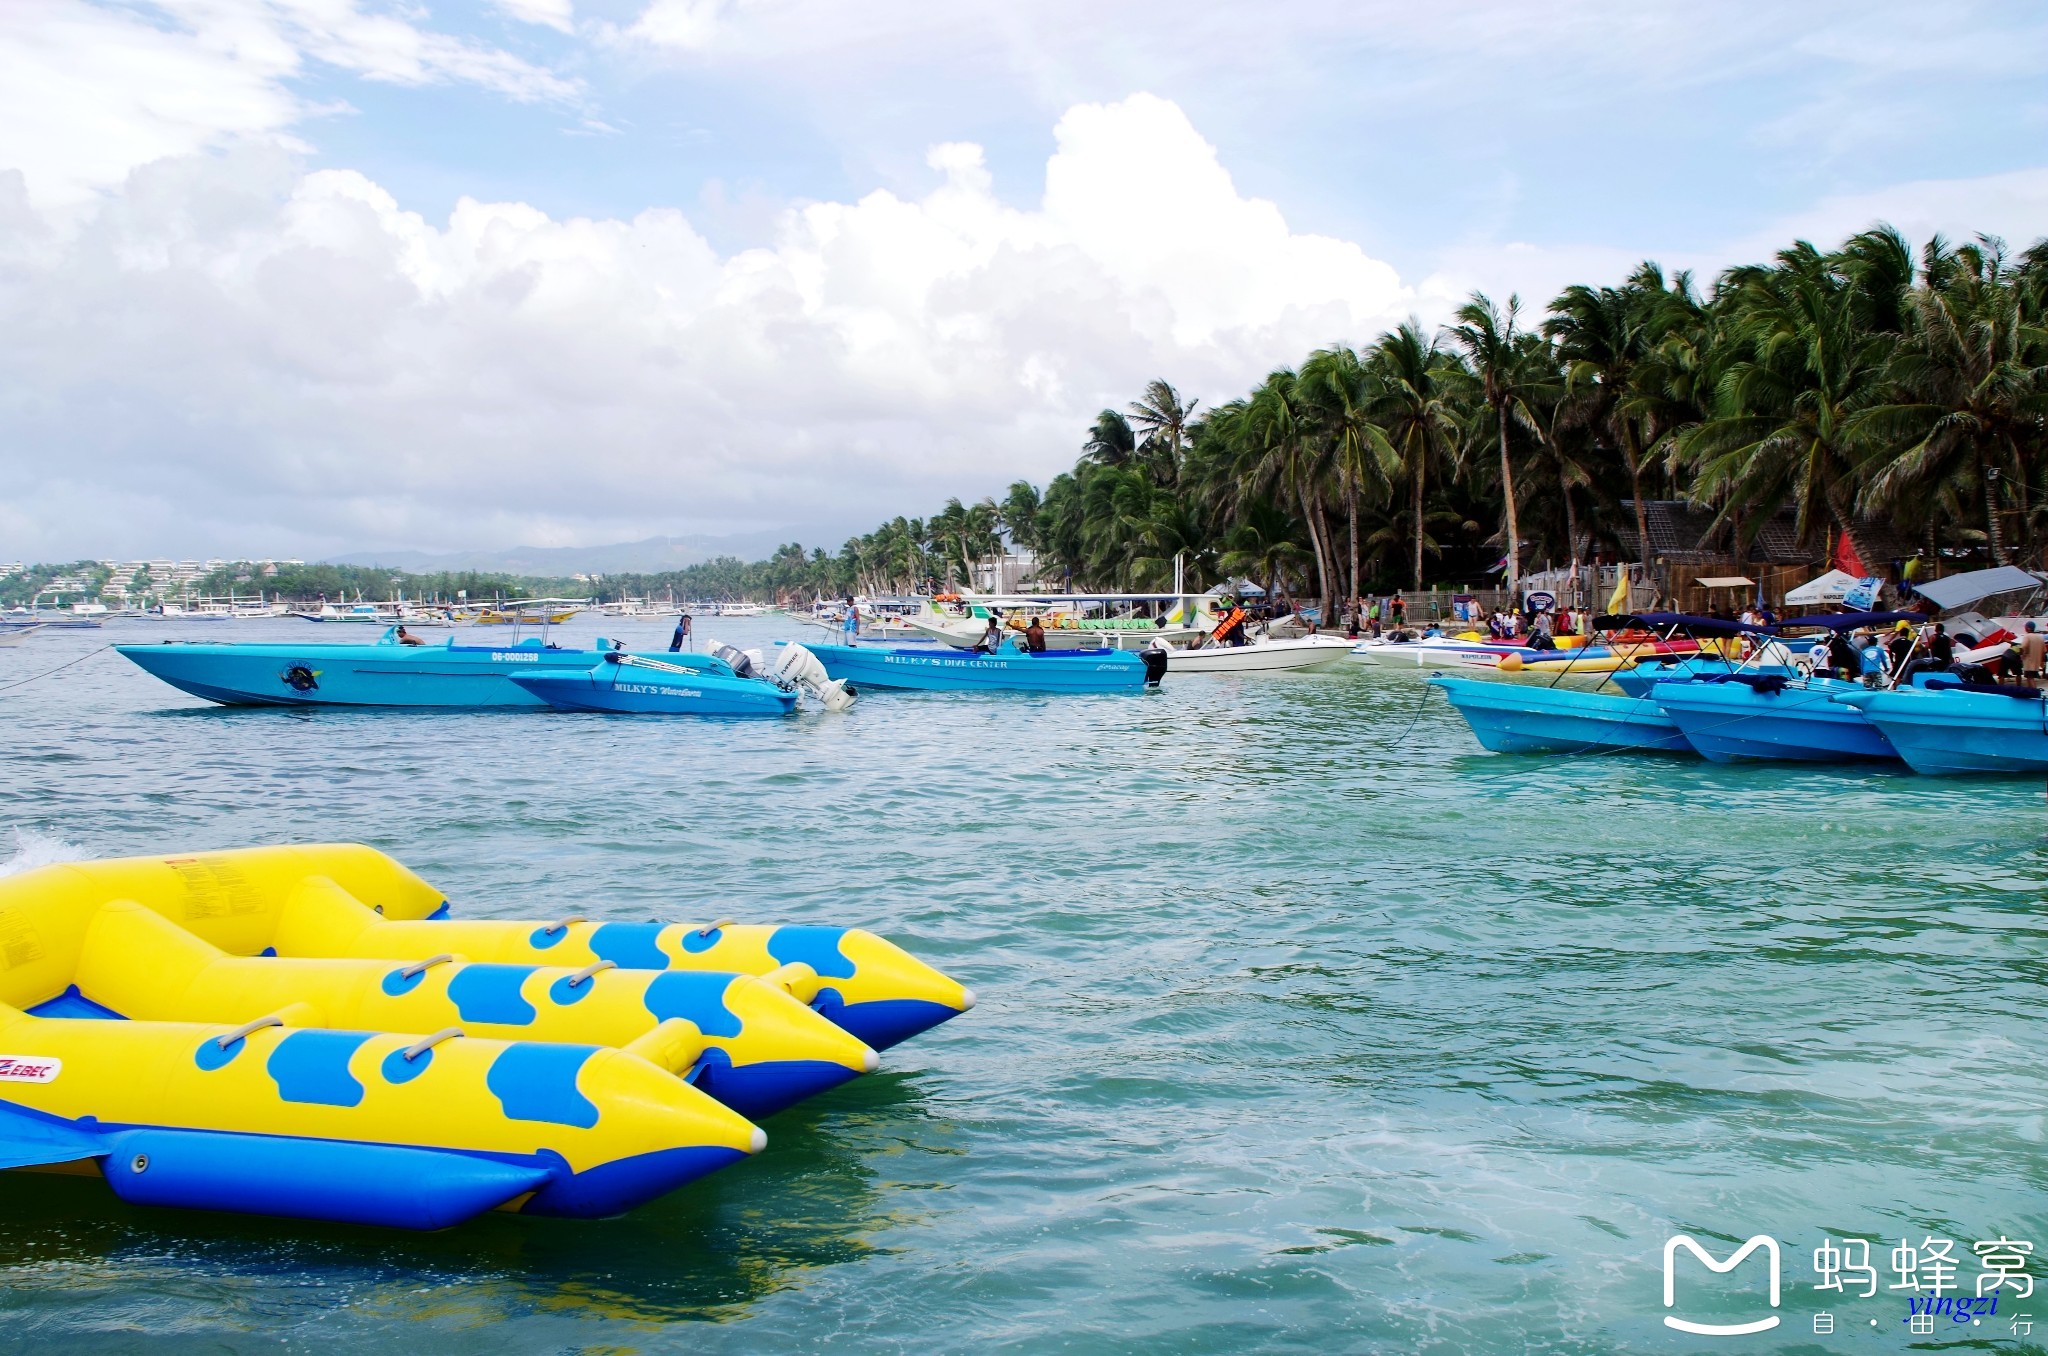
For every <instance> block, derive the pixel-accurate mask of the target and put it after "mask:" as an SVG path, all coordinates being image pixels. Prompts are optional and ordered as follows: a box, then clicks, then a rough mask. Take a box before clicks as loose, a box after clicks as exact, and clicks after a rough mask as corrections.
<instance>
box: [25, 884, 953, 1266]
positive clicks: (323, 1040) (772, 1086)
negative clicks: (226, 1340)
mask: <svg viewBox="0 0 2048 1356" xmlns="http://www.w3.org/2000/svg"><path fill="white" fill-rule="evenodd" d="M445 915H446V902H445V900H444V899H443V897H442V896H441V895H440V893H439V892H438V891H436V890H435V889H434V888H433V887H432V886H430V885H428V884H427V883H426V882H425V881H423V880H421V879H420V878H419V877H418V876H416V875H414V874H413V873H412V872H411V871H409V870H407V869H406V868H405V867H403V866H401V865H400V864H399V863H397V862H395V861H393V860H392V859H391V858H389V857H387V856H385V855H384V854H382V853H379V852H376V851H375V850H373V849H370V848H366V847H361V846H356V845H348V844H338V845H315V846H305V847H276V848H252V849H242V850H236V851H229V852H217V853H204V854H192V855H182V856H170V857H137V858H122V859H113V860H107V861H98V862H80V863H67V864H63V865H58V866H50V867H44V868H41V869H39V870H35V871H30V872H25V873H23V874H21V875H18V876H14V877H10V878H7V879H4V880H0V1167H29V1166H45V1167H48V1166H52V1165H61V1164H74V1163H87V1164H96V1165H99V1166H100V1170H101V1171H103V1172H104V1173H105V1174H106V1175H107V1176H108V1178H109V1180H110V1182H112V1183H113V1184H114V1186H115V1189H116V1191H117V1192H119V1193H120V1194H122V1195H123V1196H124V1197H126V1198H128V1199H133V1200H137V1201H157V1202H160V1203H167V1204H184V1205H211V1206H216V1207H218V1208H224V1209H245V1210H257V1211H262V1212H265V1213H275V1214H294V1215H307V1216H312V1217H317V1218H329V1219H344V1220H355V1221H360V1222H374V1223H390V1224H403V1225H412V1226H415V1227H428V1228H431V1227H440V1226H441V1225H444V1224H448V1223H453V1222H455V1221H456V1220H458V1219H460V1218H463V1217H465V1216H466V1215H468V1214H473V1213H475V1212H476V1211H477V1210H480V1209H487V1208H492V1207H496V1206H504V1205H508V1204H510V1205H513V1206H515V1207H516V1208H521V1209H526V1210H529V1211H532V1212H536V1213H571V1214H579V1213H580V1214H605V1213H615V1212H616V1211H618V1210H622V1209H626V1208H629V1207H630V1206H632V1205H634V1204H638V1203H639V1202H640V1201H642V1200H645V1199H648V1198H649V1197H650V1196H652V1195H657V1194H660V1192H662V1191H666V1190H669V1189H671V1188H672V1187H674V1186H676V1185H680V1184H681V1183H682V1182H684V1181H687V1180H689V1179H690V1178H691V1177H693V1176H696V1175H700V1174H701V1173H702V1172H706V1171H710V1170H711V1169H712V1168H715V1167H717V1166H720V1165H722V1164H723V1163H725V1162H729V1161H732V1160H733V1159H735V1158H736V1157H738V1156H741V1155H743V1154H744V1153H747V1152H752V1151H756V1150H758V1149H759V1148H760V1147H761V1145H762V1144H763V1143H764V1142H765V1140H764V1138H763V1137H762V1136H761V1134H760V1132H759V1131H758V1130H755V1129H754V1127H752V1126H751V1125H750V1124H748V1122H747V1121H746V1120H745V1119H743V1117H744V1116H761V1115H767V1114H770V1113H772V1112H774V1111H776V1110H779V1109H781V1108H783V1107H786V1106H788V1105H790V1104H791V1103H793V1102H795V1101H798V1100H800V1099H802V1098H804V1097H807V1096H810V1095H812V1094H814V1093H817V1092H820V1091H823V1090H825V1089H826V1088H829V1087H832V1086H835V1085H837V1084H838V1083H841V1082H844V1081H845V1080H847V1079H849V1078H852V1077H854V1076H855V1075H857V1074H859V1073H861V1072H863V1071H866V1070H871V1069H873V1068H874V1067H875V1066H876V1062H877V1061H876V1055H875V1051H874V1048H872V1047H875V1046H878V1045H888V1044H894V1043H895V1042H896V1041H898V1040H901V1039H904V1038H906V1037H907V1036H909V1035H912V1034H915V1033H916V1032H917V1031H920V1030H924V1029H927V1028H928V1027H930V1026H932V1025H935V1024H936V1023H937V1022H939V1021H943V1020H944V1019H945V1018H947V1017H951V1016H953V1015H955V1014H957V1013H958V1012H961V1011H964V1010H965V1009H966V1008H967V1007H969V1006H971V1005H972V1003H973V996H972V994H971V993H969V992H968V991H967V990H966V989H964V988H963V987H961V986H960V985H959V984H957V983H955V982H954V981H952V980H950V979H948V978H947V977H946V976H944V975H941V974H940V973H939V972H938V971H936V970H933V969H932V968H931V967H929V966H926V965H924V964H923V963H922V962H919V961H917V960H916V959H915V958H913V957H911V956H909V955H908V954H907V953H904V952H903V951H901V950H900V949H898V948H896V947H894V946H893V945H891V944H890V943H888V942H886V941H883V940H882V939H881V938H879V937H875V936H874V935H873V934H871V933H866V932H861V931H859V930H857V929H837V928H767V927H752V928H742V927H739V926H736V925H734V924H731V923H719V924H713V925H711V926H708V927H701V928H694V929H693V928H690V927H688V926H687V925H662V924H631V923H625V924H614V923H598V924H592V923H589V922H588V921H586V920H583V919H565V920H560V921H558V922H556V923H552V924H536V923H523V924H519V923H496V922H454V921H450V920H447V919H446V917H445ZM608 929H624V931H622V932H608V931H607V930H608ZM422 948H424V950H423V949H422ZM273 1028H275V1029H273ZM863 1032H866V1033H869V1034H867V1035H864V1034H863ZM870 1037H872V1038H870ZM208 1042H211V1045H209V1044H207V1043H208ZM252 1050H254V1051H257V1052H259V1054H258V1057H257V1058H255V1059H251V1060H250V1061H249V1062H248V1064H247V1065H246V1066H245V1067H244V1069H243V1072H242V1073H241V1074H237V1075H235V1076H234V1077H233V1078H219V1079H205V1078H197V1079H196V1081H195V1077H194V1076H192V1075H189V1074H187V1072H186V1066H187V1065H190V1067H191V1068H192V1069H194V1070H197V1071H198V1072H199V1073H212V1072H217V1071H219V1070H223V1069H227V1068H229V1067H230V1066H231V1065H234V1064H236V1063H237V1061H238V1060H239V1058H240V1057H241V1055H242V1054H244V1053H246V1052H248V1051H252ZM209 1051H212V1052H214V1053H209ZM394 1051H396V1052H397V1053H396V1054H395V1055H394V1053H393V1052H394ZM167 1052H169V1053H167ZM436 1060H439V1061H441V1063H442V1065H443V1066H444V1068H446V1069H447V1070H449V1072H446V1073H443V1074H439V1075H435V1076H434V1077H433V1078H432V1079H428V1078H425V1077H424V1076H423V1075H424V1074H425V1073H426V1070H427V1069H428V1068H429V1067H431V1066H432V1065H433V1063H434V1061H436ZM259 1064H260V1065H261V1068H262V1073H261V1074H260V1076H259V1075H253V1074H249V1070H254V1069H256V1068H257V1066H258V1065H259ZM79 1068H85V1069H89V1070H92V1071H93V1072H92V1073H90V1074H89V1075H76V1074H75V1073H74V1072H72V1071H75V1070H77V1069H79ZM457 1070H462V1071H466V1072H463V1073H461V1074H459V1075H458V1073H457V1072H456V1071H457ZM244 1075H248V1076H244ZM471 1075H474V1076H473V1077H472V1076H471ZM465 1079H467V1080H468V1081H464V1080H465ZM649 1080H654V1082H653V1083H650V1082H649ZM59 1082H62V1083H63V1084H64V1086H63V1088H62V1089H61V1090H59V1091H57V1092H50V1091H47V1090H46V1089H48V1088H52V1087H55V1086H56V1085H57V1084H58V1083H59ZM415 1082H419V1083H422V1084H427V1085H430V1086H431V1087H432V1088H433V1089H436V1090H437V1092H436V1095H437V1096H438V1097H439V1098H440V1100H439V1101H433V1100H432V1099H429V1101H430V1102H432V1104H433V1105H434V1106H435V1107H436V1108H437V1110H436V1111H435V1114H434V1116H431V1117H429V1118H428V1120H429V1121H430V1122H431V1126H430V1130H429V1131H428V1132H424V1133H423V1134H421V1135H419V1136H409V1135H407V1134H406V1133H405V1132H404V1131H403V1127H404V1126H405V1125H406V1124H408V1123H409V1122H408V1119H407V1118H408V1117H412V1116H417V1115H422V1114H425V1113H424V1112H423V1111H421V1110H420V1107H422V1106H424V1105H426V1103H421V1102H419V1101H418V1100H417V1098H416V1097H415V1095H414V1094H415V1092H417V1089H415V1090H414V1092H406V1091H405V1089H407V1088H411V1087H412V1085H413V1084H414V1083H415ZM115 1085H119V1086H120V1088H121V1090H122V1091H121V1095H120V1096H119V1097H112V1098H107V1097H106V1096H104V1094H105V1093H106V1091H107V1089H108V1088H111V1087H113V1086H115ZM655 1086H658V1087H659V1089H660V1091H659V1093H658V1094H655V1093H652V1092H650V1091H649V1089H650V1088H651V1087H655ZM607 1099H610V1100H609V1101H608V1100H607ZM611 1101H616V1102H618V1104H619V1106H620V1107H621V1108H622V1109H621V1110H619V1111H618V1112H617V1113H616V1114H613V1113H612V1112H611V1111H608V1110H607V1109H606V1108H607V1107H608V1106H609V1105H610V1102H611ZM364 1107H368V1108H370V1109H371V1111H370V1112H364V1113H363V1114H360V1115H344V1114H342V1112H343V1111H349V1112H355V1111H357V1110H359V1109H361V1108H364ZM309 1108H320V1109H318V1110H313V1109H309ZM543 1112H545V1113H546V1114H541V1113H543ZM372 1113H374V1114H372ZM565 1117H566V1119H563V1118H565ZM607 1117H609V1118H610V1119H609V1121H607ZM527 1122H532V1123H533V1124H532V1125H529V1124H527ZM608 1124H609V1125H610V1126H612V1127H613V1128H615V1129H617V1130H618V1132H619V1133H618V1135H617V1136H616V1137H613V1136H611V1135H610V1133H609V1132H608V1131H607V1132H605V1133H598V1132H599V1131H600V1130H603V1129H604V1127H605V1126H606V1125H608ZM534 1125H539V1126H544V1127H549V1128H547V1129H545V1131H544V1133H543V1132H541V1131H536V1130H535V1129H534ZM570 1131H575V1132H577V1133H576V1134H573V1135H572V1134H569V1132H570ZM145 1132H146V1137H154V1138H148V1142H147V1144H145V1143H144V1141H143V1140H139V1139H137V1138H136V1136H138V1135H145ZM663 1135H667V1136H668V1139H667V1140H661V1136H663ZM163 1136H169V1138H163ZM193 1136H201V1137H202V1139H203V1137H205V1136H213V1137H215V1138H214V1139H205V1140H203V1142H202V1139H194V1138H192V1137H193ZM222 1136H227V1137H230V1138H232V1137H241V1138H243V1139H247V1140H248V1141H249V1143H250V1145H252V1146H253V1147H249V1148H248V1149H247V1152H246V1153H244V1152H243V1151H242V1150H240V1149H237V1148H236V1147H235V1146H234V1145H232V1144H229V1143H228V1142H227V1141H226V1140H224V1139H220V1138H219V1137H222ZM565 1137H566V1138H565ZM658 1140H660V1141H661V1142H659V1143H656V1141H658ZM258 1141H260V1143H259V1142H258ZM237 1142H239V1141H237ZM158 1143H161V1144H162V1145H163V1146H166V1147H165V1148H163V1149H160V1150H159V1149H152V1148H151V1147H149V1145H155V1144H158ZM649 1145H653V1146H654V1147H651V1148H650V1147H648V1146H649ZM138 1146H141V1147H138ZM572 1149H573V1150H574V1152H572ZM372 1151H378V1152H372ZM383 1151H389V1153H388V1154H387V1153H384V1152H383ZM685 1151H687V1152H685ZM167 1154H168V1155H169V1156H168V1157H167V1156H166V1155H167ZM607 1154H611V1155H613V1156H612V1157H609V1158H608V1157H606V1155H607ZM649 1154H652V1155H655V1157H653V1158H648V1157H646V1156H647V1155H649ZM124 1155H125V1158H124ZM391 1155H397V1157H392V1156H391ZM407 1155H428V1157H426V1158H419V1159H415V1158H413V1157H407ZM138 1159H139V1160H140V1161H141V1162H142V1163H143V1165H144V1166H143V1167H142V1168H134V1167H133V1164H132V1161H131V1160H138ZM387 1160H388V1166H389V1167H390V1168H393V1169H397V1168H401V1167H402V1168H403V1171H402V1172H387V1171H385V1169H384V1168H382V1167H379V1166H378V1165H379V1164H386V1163H387ZM124 1163H126V1164H128V1166H129V1168H130V1171H129V1173H128V1175H127V1176H125V1177H124V1176H121V1175H120V1171H119V1170H120V1169H121V1168H122V1166H123V1164H124ZM151 1164H154V1165H155V1166H154V1167H152V1166H151ZM294 1165H296V1166H294ZM88 1170H90V1169H88ZM437 1173H438V1174H440V1175H439V1176H434V1174H437ZM152 1174H153V1175H152ZM421 1174H425V1175H427V1176H430V1177H433V1182H432V1183H431V1184H430V1187H429V1188H427V1189H422V1190H421V1191H419V1192H413V1191H400V1192H394V1193H391V1194H390V1195H389V1196H388V1198H387V1196H386V1195H384V1194H380V1191H379V1190H376V1189H371V1188H370V1187H367V1186H366V1187H364V1188H363V1189H362V1190H361V1191H359V1192H356V1193H355V1194H354V1195H351V1194H350V1192H349V1191H348V1190H347V1189H345V1188H346V1186H347V1184H348V1183H350V1182H352V1181H357V1180H359V1179H366V1178H368V1177H377V1178H378V1180H379V1181H386V1182H388V1181H398V1180H411V1178H416V1177H418V1176H420V1175H421ZM592 1174H595V1175H594V1176H593V1175H592ZM144 1178H147V1180H146V1181H145V1180H143V1179H144ZM131 1179H132V1180H131ZM323 1183H325V1184H326V1185H322V1184H323ZM506 1185H509V1186H510V1187H511V1189H508V1190H506V1191H505V1192H503V1193H502V1194H500V1195H496V1196H493V1194H492V1193H493V1192H495V1191H497V1188H498V1187H499V1186H506ZM444 1188H445V1189H444ZM486 1198H489V1199H486ZM479 1202H481V1203H480V1204H479Z"/></svg>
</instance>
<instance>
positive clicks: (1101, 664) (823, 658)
mask: <svg viewBox="0 0 2048 1356" xmlns="http://www.w3.org/2000/svg"><path fill="white" fill-rule="evenodd" d="M804 648H805V649H807V650H809V651H810V652H811V653H812V654H814V655H816V656H817V657H818V662H819V663H821V664H823V665H824V666H825V672H826V673H827V674H828V675H829V676H830V677H832V678H834V679H843V680H844V681H846V682H848V683H850V684H852V685H853V686H854V687H855V688H870V687H871V688H895V689H902V690H906V691H915V692H1060V693H1076V694H1078V693H1089V692H1139V691H1142V690H1144V688H1145V685H1146V674H1147V670H1146V666H1145V662H1144V660H1143V659H1142V658H1141V657H1140V656H1138V655H1136V654H1131V653H1128V652H1126V651H1122V650H1065V651H1049V652H1047V653H1044V654H1022V653H1019V652H1017V651H1015V650H1004V651H1002V652H1001V653H998V654H992V655H991V654H977V653H975V652H973V651H971V650H946V651H937V652H934V651H930V650H901V649H884V648H882V647H880V646H875V647H867V646H855V645H809V644H807V645H806V646H805V647H804Z"/></svg>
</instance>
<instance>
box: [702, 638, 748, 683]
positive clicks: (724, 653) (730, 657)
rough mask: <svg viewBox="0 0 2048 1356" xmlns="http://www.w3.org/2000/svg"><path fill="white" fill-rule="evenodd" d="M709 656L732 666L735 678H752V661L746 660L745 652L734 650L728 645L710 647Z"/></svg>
mask: <svg viewBox="0 0 2048 1356" xmlns="http://www.w3.org/2000/svg"><path fill="white" fill-rule="evenodd" d="M711 654H712V656H713V657H714V658H717V659H723V660H724V661H725V662H726V663H728V664H730V665H732V671H733V673H734V674H735V675H736V676H738V677H741V678H751V677H753V676H754V661H753V660H751V659H749V658H747V652H746V651H745V650H739V649H735V648H733V647H732V646H730V645H713V646H712V647H711Z"/></svg>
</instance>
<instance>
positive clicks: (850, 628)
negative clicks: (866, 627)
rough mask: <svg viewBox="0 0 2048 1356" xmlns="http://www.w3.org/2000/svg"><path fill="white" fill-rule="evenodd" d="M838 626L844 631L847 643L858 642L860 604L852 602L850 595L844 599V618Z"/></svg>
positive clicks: (855, 643) (856, 643)
mask: <svg viewBox="0 0 2048 1356" xmlns="http://www.w3.org/2000/svg"><path fill="white" fill-rule="evenodd" d="M839 628H840V630H842V631H844V632H845V633H846V643H847V644H848V645H858V644H859V643H860V604H858V603H856V602H854V601H853V599H852V597H851V596H849V597H848V598H847V600H846V618H845V620H843V621H841V622H840V623H839Z"/></svg>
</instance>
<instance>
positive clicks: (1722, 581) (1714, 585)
mask: <svg viewBox="0 0 2048 1356" xmlns="http://www.w3.org/2000/svg"><path fill="white" fill-rule="evenodd" d="M1692 582H1693V583H1695V584H1698V585H1699V586H1700V587H1701V588H1703V589H1747V588H1754V587H1756V580H1754V579H1745V578H1743V577H1742V576H1741V575H1739V574H1726V575H1719V576H1717V577H1715V578H1713V579H1695V580H1693V581H1692Z"/></svg>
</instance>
